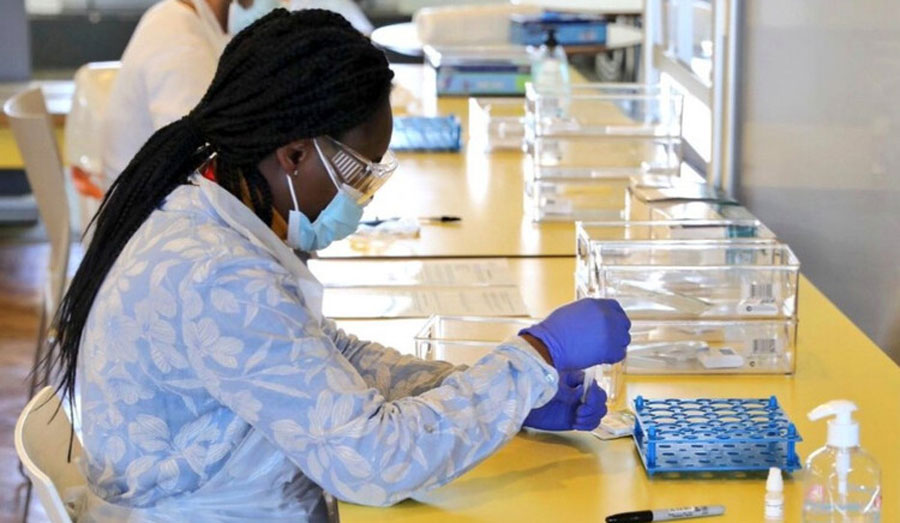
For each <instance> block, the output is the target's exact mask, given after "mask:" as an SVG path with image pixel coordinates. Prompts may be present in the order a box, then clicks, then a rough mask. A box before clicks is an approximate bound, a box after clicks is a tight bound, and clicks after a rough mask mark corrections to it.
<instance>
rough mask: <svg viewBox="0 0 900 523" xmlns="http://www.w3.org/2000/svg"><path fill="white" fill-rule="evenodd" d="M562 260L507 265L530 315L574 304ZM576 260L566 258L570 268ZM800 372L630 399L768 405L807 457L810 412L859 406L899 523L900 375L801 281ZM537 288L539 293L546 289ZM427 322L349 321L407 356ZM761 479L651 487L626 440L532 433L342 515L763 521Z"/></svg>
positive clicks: (672, 388) (651, 379) (795, 493)
mask: <svg viewBox="0 0 900 523" xmlns="http://www.w3.org/2000/svg"><path fill="white" fill-rule="evenodd" d="M563 262H564V260H558V259H540V260H527V261H526V260H520V261H511V264H510V266H511V268H512V269H513V270H514V272H515V273H516V274H518V275H520V277H524V278H523V279H522V280H521V282H522V285H523V295H524V296H525V301H526V303H528V304H529V306H530V307H533V308H532V309H531V310H532V312H534V313H535V314H543V313H544V312H545V311H548V310H550V309H552V308H553V307H554V306H556V305H559V304H561V303H564V302H565V301H568V300H569V299H571V297H572V294H573V293H572V278H573V276H572V271H571V270H570V268H571V267H563V265H565V264H564V263H563ZM568 263H569V264H571V263H572V262H571V261H568ZM800 287H801V288H800V296H799V299H800V305H799V310H800V324H801V325H802V327H801V328H800V329H799V337H798V348H797V352H798V356H797V358H798V361H797V373H796V374H795V375H794V376H793V377H791V376H702V377H697V376H693V377H691V376H684V377H681V376H679V377H658V376H628V377H627V379H626V390H627V396H628V398H633V397H634V396H636V395H638V394H642V395H644V396H646V397H768V396H769V395H772V394H774V395H776V396H777V397H778V401H779V402H780V404H781V405H782V407H783V408H784V409H785V411H786V412H787V413H788V416H789V417H790V418H791V419H792V420H793V421H794V422H795V423H796V424H797V427H798V430H799V431H800V434H801V435H802V436H803V438H804V441H803V442H802V443H801V444H800V445H799V446H798V451H799V453H800V455H801V457H802V458H803V459H805V458H806V456H807V455H808V454H809V453H810V452H812V451H813V450H815V449H816V448H818V447H820V446H822V445H823V444H824V441H825V430H826V425H825V422H815V423H813V422H810V421H808V420H807V419H806V413H807V412H808V411H810V410H811V409H812V408H813V407H815V406H817V405H819V404H821V403H823V402H825V401H827V400H830V399H836V398H846V399H850V400H852V401H854V402H856V404H857V405H858V406H859V409H860V410H859V412H858V413H857V414H858V415H857V418H858V419H859V420H860V424H861V434H862V445H863V447H864V448H866V449H867V450H868V451H869V452H871V453H872V454H873V455H874V456H875V457H876V458H877V459H878V461H879V463H880V464H881V466H882V469H883V479H882V488H883V499H884V509H883V517H882V521H885V522H887V521H900V507H898V503H897V501H898V500H900V479H898V465H900V450H898V445H897V444H896V441H895V440H894V437H895V435H894V434H895V432H896V429H897V420H898V419H900V368H898V366H897V365H896V364H894V363H893V362H892V361H891V360H890V359H889V358H888V357H887V356H886V355H885V354H884V353H883V352H882V351H881V350H879V349H878V347H877V346H875V344H874V343H872V341H871V340H869V339H868V338H867V337H866V336H865V335H864V334H863V333H862V332H861V331H860V330H859V329H858V328H857V327H856V326H855V325H853V323H851V322H850V320H849V319H847V317H846V316H844V315H843V314H841V312H840V311H839V310H838V309H837V308H836V307H835V306H834V305H833V304H832V303H831V302H830V301H829V300H828V299H827V298H826V297H825V296H824V295H823V294H822V293H821V292H819V291H818V289H816V288H815V287H814V286H813V285H812V284H811V283H809V281H808V280H806V278H801V284H800ZM541 289H543V290H541ZM424 322H425V320H423V319H422V320H394V321H390V320H386V321H368V322H365V321H352V322H351V321H348V322H341V325H342V327H344V328H345V329H347V330H348V331H350V332H354V333H357V334H358V335H360V336H361V337H366V338H369V339H375V340H376V341H381V342H385V343H388V344H394V345H396V344H398V343H399V344H400V347H398V348H400V349H402V350H404V351H410V350H412V341H411V340H412V337H413V336H414V335H415V333H416V332H417V331H418V329H419V328H420V327H421V326H422V325H423V324H424ZM764 495H765V481H764V480H763V479H743V480H737V479H716V480H702V479H681V480H671V479H668V480H667V479H652V480H651V479H649V478H648V477H647V475H646V473H645V472H644V469H643V466H642V464H641V462H640V458H639V457H638V455H637V452H636V451H635V449H634V443H633V442H632V441H631V439H619V440H614V441H600V440H599V439H596V438H595V437H593V436H591V435H589V434H580V433H565V434H547V433H541V434H537V433H528V432H522V433H520V435H519V436H517V437H516V438H514V439H513V441H512V442H511V443H510V444H508V445H507V446H506V447H504V448H503V449H501V450H500V451H499V452H497V453H496V454H495V455H493V456H491V457H490V458H488V459H487V460H485V461H484V462H483V463H481V464H480V465H478V466H477V467H475V468H474V469H473V470H471V471H470V472H468V473H467V474H465V475H463V476H462V477H460V478H458V479H456V480H455V481H453V482H451V483H450V484H448V485H445V486H444V487H441V488H439V489H436V490H433V491H431V492H428V493H425V494H423V495H422V496H421V497H420V498H419V500H418V501H405V502H403V503H401V504H399V505H397V506H395V507H392V508H388V509H379V508H370V507H360V506H355V505H349V504H346V503H344V504H341V507H340V511H341V519H342V521H345V522H348V523H356V522H368V521H373V522H374V521H391V522H417V521H422V522H426V521H428V522H430V521H436V520H441V519H444V520H453V521H595V522H596V521H602V520H603V518H604V517H605V516H607V515H609V514H613V513H616V512H623V511H629V510H642V509H647V508H665V507H675V506H683V505H712V504H719V505H725V507H726V510H727V512H726V515H725V516H724V517H722V518H718V519H715V520H711V521H723V522H724V521H736V522H744V521H761V520H762V514H763V496H764ZM785 498H786V511H787V515H788V517H787V518H786V519H785V520H786V521H799V520H800V510H801V504H802V493H801V482H800V480H799V479H790V480H787V481H786V484H785Z"/></svg>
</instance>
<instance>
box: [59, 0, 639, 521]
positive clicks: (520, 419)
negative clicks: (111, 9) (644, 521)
mask: <svg viewBox="0 0 900 523" xmlns="http://www.w3.org/2000/svg"><path fill="white" fill-rule="evenodd" d="M392 77H393V73H392V72H391V70H390V68H389V67H388V63H387V60H386V58H385V56H384V54H383V53H382V52H381V51H379V50H378V49H376V48H375V47H374V46H373V45H372V44H371V42H370V41H369V40H368V39H367V38H366V37H364V36H363V35H361V34H360V33H359V32H358V31H356V30H355V29H354V28H353V27H352V26H351V25H350V24H349V23H348V22H347V21H346V20H345V19H344V18H342V17H340V16H338V15H336V14H334V13H330V12H327V11H321V10H304V11H296V12H293V13H288V11H285V10H283V9H278V10H275V11H274V12H272V13H270V14H268V15H266V16H264V17H263V18H262V19H260V20H259V21H257V22H255V23H254V24H252V25H251V26H249V27H248V28H247V29H246V30H244V31H242V32H240V33H239V34H238V35H236V36H235V37H234V39H233V40H232V41H231V42H230V43H229V44H228V46H227V47H226V48H225V51H224V53H223V55H222V58H221V61H220V63H219V67H218V69H217V72H216V75H215V77H214V79H213V81H212V83H211V84H210V87H209V89H208V90H207V92H206V94H205V95H204V96H203V97H202V99H201V101H200V102H199V103H198V104H197V106H196V107H194V109H192V110H191V111H190V113H189V114H188V115H187V116H185V117H184V118H181V119H180V120H177V121H176V122H173V123H171V124H169V125H167V126H165V127H163V128H162V129H160V130H159V131H157V132H156V133H154V134H153V136H152V137H151V138H150V139H149V140H148V141H147V143H146V144H145V145H144V146H143V147H142V148H141V150H140V151H139V152H138V154H137V155H136V156H135V157H134V159H133V161H132V162H130V163H129V165H128V167H127V168H126V169H125V171H124V172H123V173H122V175H121V176H120V177H119V178H118V179H117V180H116V181H115V183H114V184H113V186H112V187H111V188H110V190H109V192H108V193H107V195H106V197H105V199H104V202H103V205H102V207H101V210H100V212H99V214H98V217H97V221H96V231H95V236H94V241H93V242H91V244H90V246H89V247H88V249H87V251H86V253H85V255H84V260H83V262H82V264H81V266H80V268H79V270H78V272H77V274H76V275H75V277H74V278H73V280H72V282H71V285H70V286H69V288H68V291H67V293H66V295H65V297H64V298H63V300H62V303H61V305H60V308H59V312H58V314H57V315H56V317H55V318H54V322H53V328H54V329H56V336H55V337H54V341H53V343H54V350H55V351H56V352H55V354H56V355H58V358H54V359H53V360H52V362H48V364H53V362H58V363H59V364H60V366H61V368H60V369H59V370H60V373H59V374H58V375H60V376H62V381H61V383H60V384H59V386H60V390H61V391H63V393H64V395H65V397H66V398H68V399H69V400H71V401H73V404H74V403H77V405H78V406H77V407H76V409H77V410H76V415H77V416H78V417H79V420H80V423H81V440H82V445H83V449H84V473H85V477H86V478H87V488H86V489H84V490H82V491H81V492H80V493H78V495H77V496H73V497H72V498H71V499H70V502H71V503H72V506H77V507H78V509H77V514H76V519H77V521H79V523H84V522H92V521H140V522H168V521H217V522H244V521H321V520H323V519H324V517H325V511H324V509H323V502H322V500H323V495H322V492H323V490H325V491H327V492H330V493H332V494H333V495H334V496H335V497H337V498H339V499H341V500H345V501H349V502H354V503H364V504H368V505H376V506H386V505H390V504H393V503H397V502H399V501H401V500H403V499H406V498H409V497H414V496H415V495H416V494H417V493H420V492H423V491H424V490H427V489H429V488H434V487H436V486H439V485H442V484H444V483H446V482H448V481H451V480H452V479H453V478H456V477H458V476H459V475H461V474H463V473H464V472H465V471H467V470H469V469H470V468H472V467H473V466H475V465H476V464H477V463H479V462H480V461H482V460H483V459H485V458H486V457H487V456H489V455H490V454H491V453H493V452H494V451H496V450H497V449H498V448H500V447H501V446H502V445H503V444H505V443H506V442H508V441H509V440H510V439H511V438H512V437H513V436H514V435H515V434H516V433H517V432H518V430H519V429H520V428H521V427H522V426H528V427H534V428H539V429H544V430H573V429H576V430H590V429H593V428H594V427H596V426H597V424H598V423H599V422H600V418H601V417H602V416H603V414H604V413H605V411H606V407H605V396H604V394H603V391H602V390H601V389H600V388H598V387H597V385H596V384H593V385H590V386H589V388H588V390H586V391H585V390H583V385H582V379H583V373H582V372H581V369H584V368H587V367H591V366H593V365H597V364H601V363H613V362H616V361H620V360H622V359H623V358H624V356H625V347H626V346H627V345H628V343H629V336H628V329H629V326H630V324H629V322H628V319H627V318H626V316H625V314H624V312H623V311H622V309H621V307H619V305H618V304H617V303H615V302H613V301H611V300H582V301H578V302H575V303H572V304H569V305H565V306H563V307H561V308H559V309H557V310H556V311H555V312H554V313H552V314H551V315H550V316H548V317H547V318H546V319H544V320H543V321H541V322H539V323H537V324H535V325H533V326H531V327H529V328H527V329H524V330H523V331H522V332H521V333H520V335H519V336H513V337H511V338H510V339H508V340H507V341H505V342H503V343H501V344H499V345H498V347H497V348H495V349H494V350H493V351H491V352H490V353H489V354H487V355H486V356H485V357H484V358H482V359H481V360H479V361H478V362H476V363H475V364H473V365H472V366H471V367H465V366H458V367H455V366H453V365H451V364H449V363H446V362H438V361H423V360H420V359H417V358H414V357H411V356H402V355H400V354H399V353H398V352H397V351H395V350H392V349H389V348H387V347H383V346H381V345H379V344H377V343H371V342H366V341H362V340H359V339H357V338H356V337H354V336H352V335H349V334H347V333H345V332H343V331H342V330H340V329H338V328H337V327H336V326H335V324H334V322H332V321H330V320H328V319H327V318H325V317H323V315H322V308H321V305H322V286H321V285H320V284H319V282H317V281H316V279H315V277H314V276H313V275H312V274H311V273H310V272H309V270H307V268H306V267H305V266H304V265H303V263H301V261H300V260H299V258H298V257H297V256H296V255H295V254H294V250H293V249H300V250H305V251H313V250H317V249H321V248H323V247H325V246H327V245H328V244H329V243H330V242H332V241H334V240H338V239H341V238H343V237H346V236H347V235H348V234H350V233H351V232H352V231H353V230H354V229H355V228H356V226H357V225H358V223H359V220H360V217H361V216H362V208H363V207H364V206H365V205H366V204H367V203H368V202H369V201H370V200H371V199H372V198H373V195H374V194H375V193H376V191H377V190H378V189H379V188H380V187H381V186H382V184H383V183H384V182H385V181H386V180H387V179H388V177H389V176H390V175H391V173H393V172H394V170H395V169H396V168H397V162H396V161H395V160H394V159H393V156H392V155H391V154H390V152H389V151H388V150H387V149H388V144H389V142H390V137H391V131H392V114H391V107H390V104H389V102H388V99H389V94H390V88H391V79H392ZM411 197H415V195H411ZM76 382H77V384H78V386H77V388H76ZM76 390H77V392H76ZM76 393H77V394H78V395H79V399H80V401H78V402H74V395H75V394H76Z"/></svg>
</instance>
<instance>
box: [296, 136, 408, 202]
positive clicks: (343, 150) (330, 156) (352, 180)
mask: <svg viewBox="0 0 900 523" xmlns="http://www.w3.org/2000/svg"><path fill="white" fill-rule="evenodd" d="M313 144H314V145H315V146H316V152H318V153H319V158H320V159H321V160H322V164H323V165H324V166H325V170H326V171H328V175H329V176H330V177H331V181H332V182H334V185H335V186H336V187H337V188H338V189H341V188H344V187H345V186H346V187H349V188H351V189H353V190H354V191H356V193H358V194H354V196H357V198H356V201H357V203H360V204H362V203H365V202H367V201H369V200H370V199H371V198H372V195H374V194H375V191H377V190H378V189H379V188H380V187H381V186H382V185H384V182H386V181H387V180H388V178H390V177H391V175H392V174H394V171H396V170H397V159H396V158H395V157H394V154H393V153H392V152H391V151H390V150H388V151H387V152H385V153H384V157H382V158H381V161H380V162H377V163H376V162H373V161H371V160H369V159H367V158H366V157H365V156H363V155H361V154H360V153H358V152H356V151H354V150H353V149H352V148H350V146H348V145H344V144H343V143H341V142H339V141H337V140H335V139H334V138H331V137H330V136H325V137H320V138H313Z"/></svg>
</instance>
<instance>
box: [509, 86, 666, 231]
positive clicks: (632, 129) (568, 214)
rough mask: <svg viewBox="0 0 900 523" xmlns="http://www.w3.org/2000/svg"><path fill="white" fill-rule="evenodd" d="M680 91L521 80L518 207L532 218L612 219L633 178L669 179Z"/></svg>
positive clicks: (620, 215)
mask: <svg viewBox="0 0 900 523" xmlns="http://www.w3.org/2000/svg"><path fill="white" fill-rule="evenodd" d="M682 103H683V100H682V97H681V95H678V94H675V93H673V92H671V91H669V90H667V89H662V88H660V87H658V86H651V85H642V84H573V85H571V86H569V87H567V88H565V89H559V90H539V89H537V88H536V87H535V86H534V85H533V84H526V101H525V110H526V114H525V150H526V152H528V154H529V161H528V162H526V169H525V198H526V208H527V209H528V210H529V213H530V215H531V218H532V219H533V220H534V221H553V220H556V221H573V220H578V219H619V218H622V217H623V214H622V211H623V202H624V201H625V193H626V191H627V189H628V186H629V184H630V178H631V177H633V176H646V175H651V176H655V177H656V178H657V179H659V178H666V177H677V176H679V174H680V168H681V112H682Z"/></svg>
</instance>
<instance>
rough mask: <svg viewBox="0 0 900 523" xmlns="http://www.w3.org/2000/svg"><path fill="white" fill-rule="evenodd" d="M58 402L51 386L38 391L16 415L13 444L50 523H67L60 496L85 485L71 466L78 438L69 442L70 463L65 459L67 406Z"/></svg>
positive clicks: (77, 451)
mask: <svg viewBox="0 0 900 523" xmlns="http://www.w3.org/2000/svg"><path fill="white" fill-rule="evenodd" d="M61 403H62V402H61V400H60V398H59V396H57V395H56V392H55V391H54V390H53V387H44V388H43V389H42V390H41V391H40V392H38V393H37V395H36V396H35V397H34V398H32V399H31V401H29V402H28V405H26V406H25V410H23V411H22V414H21V415H20V416H19V420H18V422H17V423H16V431H15V444H16V453H17V454H18V455H19V459H20V460H22V465H23V467H24V469H25V474H26V475H28V477H29V478H30V479H31V483H32V485H33V486H34V490H35V492H37V495H38V499H40V501H41V504H42V505H43V506H44V510H45V511H46V513H47V516H49V518H50V521H52V522H53V523H71V518H70V517H69V514H68V512H67V511H66V507H65V504H64V503H63V500H62V496H61V493H62V492H65V491H66V489H69V488H72V487H79V486H83V485H85V483H86V480H85V478H84V476H83V475H82V474H81V471H80V470H79V469H78V466H77V465H76V464H75V463H76V459H77V458H79V457H80V456H81V455H82V449H81V443H80V442H79V441H78V438H74V439H73V441H72V461H71V462H69V461H68V459H67V457H68V449H69V435H70V434H71V427H72V425H71V422H70V419H69V414H70V413H69V411H68V409H67V408H66V407H67V405H66V404H61Z"/></svg>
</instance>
